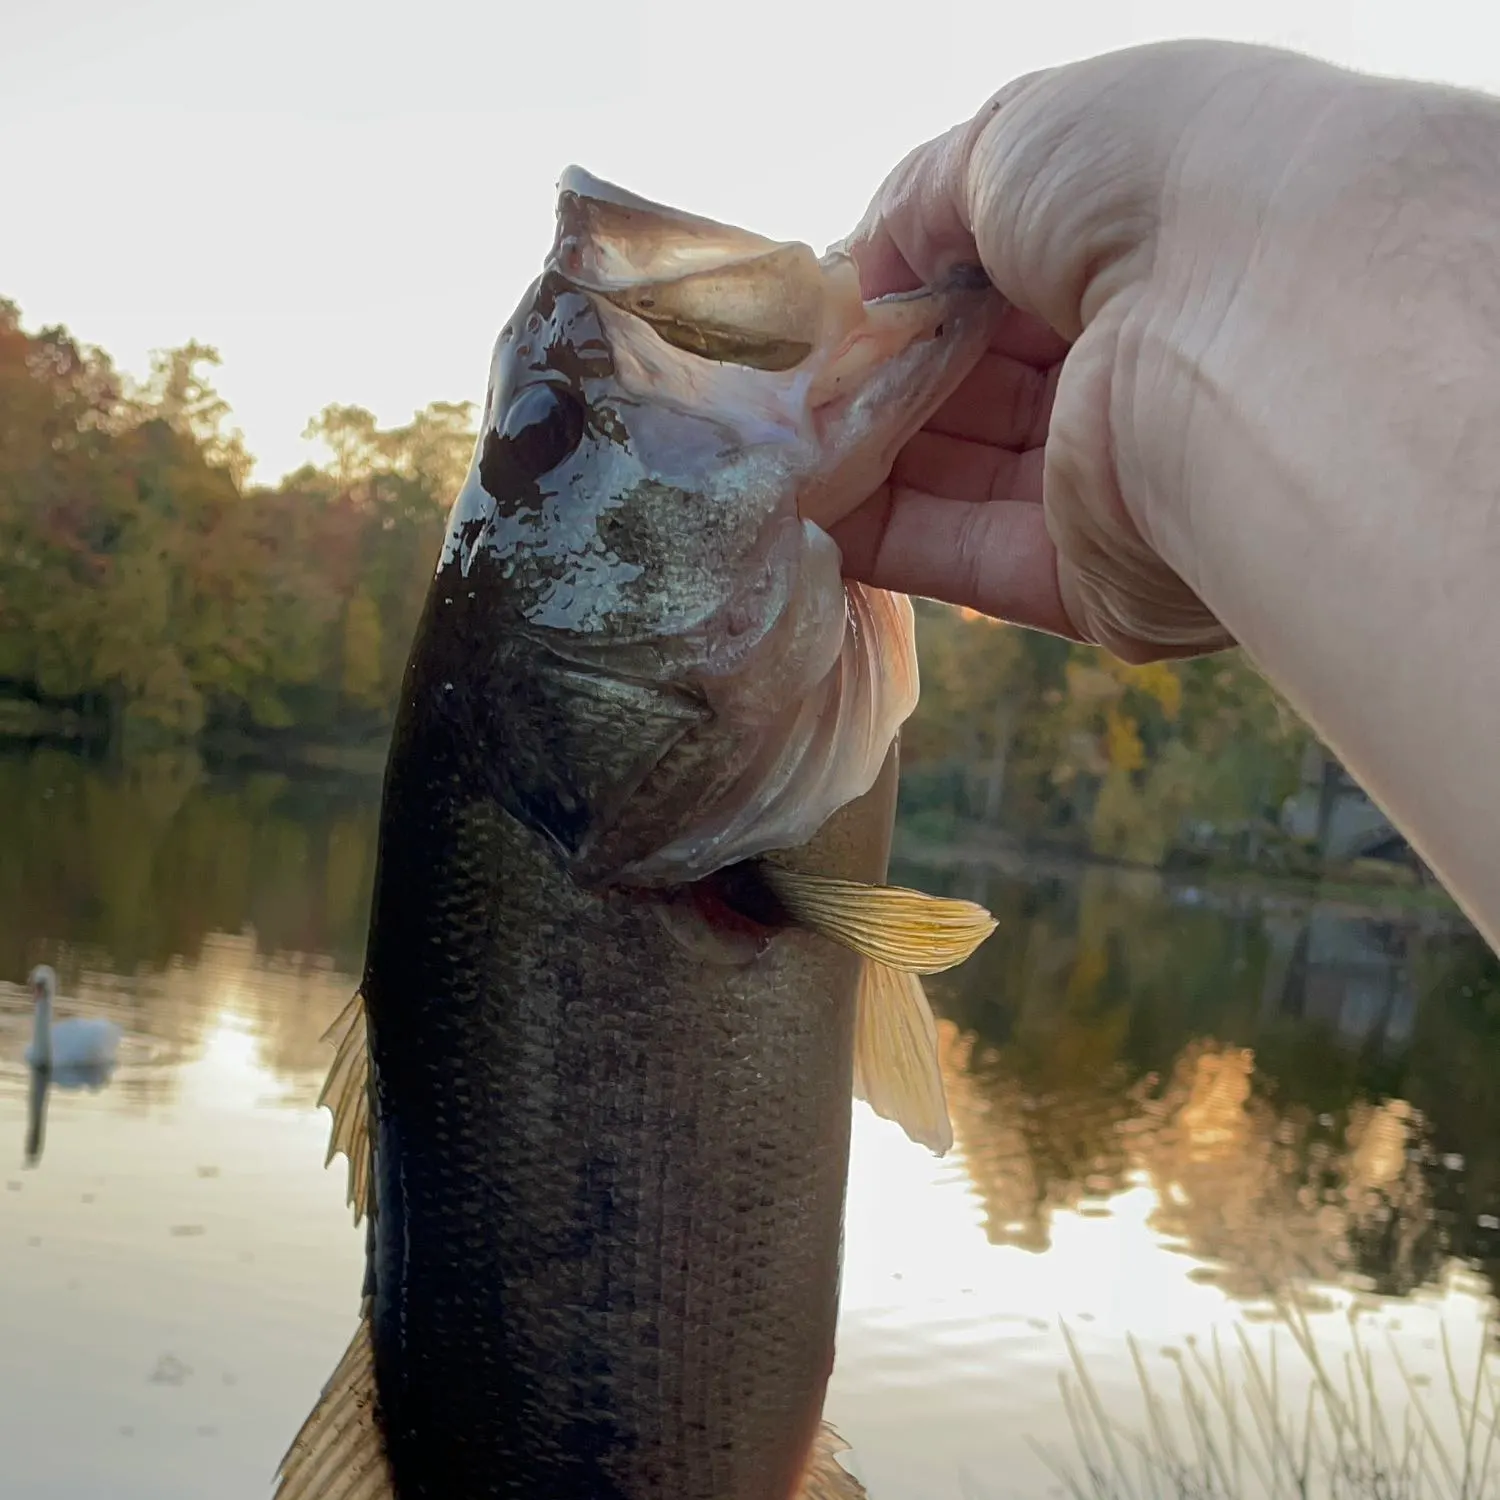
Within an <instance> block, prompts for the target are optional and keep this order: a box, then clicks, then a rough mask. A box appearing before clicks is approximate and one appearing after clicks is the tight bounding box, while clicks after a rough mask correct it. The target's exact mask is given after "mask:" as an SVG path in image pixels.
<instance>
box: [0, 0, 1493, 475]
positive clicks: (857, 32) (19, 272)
mask: <svg viewBox="0 0 1500 1500" xmlns="http://www.w3.org/2000/svg"><path fill="white" fill-rule="evenodd" d="M1181 36H1216V37H1224V38H1233V39H1237V40H1245V41H1258V42H1268V43H1273V44H1278V45H1282V46H1288V47H1294V48H1297V49H1299V50H1301V51H1304V52H1309V53H1312V54H1314V55H1316V56H1320V57H1324V58H1327V59H1329V60H1331V61H1334V62H1340V63H1344V64H1346V65H1349V66H1352V67H1359V68H1364V69H1367V70H1370V71H1373V72H1379V73H1387V74H1396V75H1405V76H1410V77H1420V78H1429V79H1436V80H1441V81H1443V82H1448V83H1457V84H1463V85H1468V86H1472V87H1478V88H1485V89H1488V90H1490V91H1492V92H1497V93H1500V6H1493V5H1486V4H1483V3H1475V0H1469V3H1463V0H1418V3H1413V0H1043V3H1041V4H1035V5H1027V4H1024V3H1012V4H1008V5H1007V4H993V3H977V0H967V3H964V0H919V3H917V4H915V5H913V6H911V7H910V8H909V9H905V8H901V7H897V6H893V5H891V4H890V3H889V0H864V3H863V4H857V5H851V4H849V3H848V0H756V3H754V4H748V5H747V4H740V5H728V4H723V3H722V0H721V3H712V0H647V3H631V0H612V3H603V4H601V3H597V0H566V3H564V0H485V3H480V0H421V3H407V4H404V5H396V4H391V3H388V0H359V3H358V4H354V3H346V0H129V3H123V4H122V3H121V0H46V3H45V4H44V3H43V0H0V58H3V63H4V84H3V86H0V163H3V164H4V165H3V175H0V184H3V191H0V296H4V297H9V298H10V299H12V300H13V301H15V302H17V303H19V304H20V307H21V312H22V317H23V320H24V322H25V325H26V326H27V327H30V328H37V327H40V326H43V325H45V324H51V323H63V324H65V325H66V326H67V327H68V328H69V330H70V331H71V332H72V333H73V334H74V335H75V337H77V338H79V339H80V340H82V341H84V342H86V343H93V344H99V345H101V346H102V347H103V348H105V349H106V350H107V351H108V352H109V353H110V354H111V355H112V356H113V357H114V359H115V361H116V363H117V364H118V365H120V366H121V367H123V368H124V369H126V370H129V371H131V372H132V373H134V374H144V373H145V370H146V368H147V364H148V359H149V353H150V351H151V350H152V349H157V348H165V347H169V346H172V345H177V344H181V343H184V342H186V341H187V340H188V339H192V338H196V339H198V340H200V341H202V342H204V343H208V344H212V345H214V346H216V347H217V348H218V350H219V351H220V354H221V355H222V358H223V365H222V367H221V369H220V370H219V372H218V374H217V377H216V379H217V383H218V385H219V388H220V390H221V392H222V393H223V395H224V396H225V398H226V399H227V400H228V401H229V402H230V404H231V405H232V407H233V408H234V413H235V417H234V420H235V422H236V424H237V425H239V426H240V427H241V428H242V429H243V431H244V433H245V436H246V440H247V442H248V444H249V447H250V449H251V451H252V453H253V454H255V455H256V457H257V459H258V468H257V471H256V476H255V477H256V478H257V479H260V480H263V481H266V482H271V481H274V480H275V479H277V478H278V477H280V475H281V474H283V473H285V472H286V471H288V470H289V469H292V468H295V467H296V466H297V465H299V464H300V463H302V462H304V461H305V460H306V459H308V458H311V457H316V456H317V450H316V449H315V448H314V447H313V446H312V445H311V444H309V443H307V442H305V441H304V440H303V439H302V438H301V433H302V430H303V428H304V427H305V425H306V423H307V421H308V419H309V418H310V417H311V416H313V415H314V414H315V413H316V412H318V411H319V410H321V409H322V407H323V406H325V405H327V404H328V403H329V402H335V401H336V402H344V403H354V404H358V405H362V406H366V407H369V408H370V409H371V410H372V411H374V412H375V413H376V415H377V416H378V417H379V418H380V420H381V422H382V423H383V424H385V425H394V424H398V423H401V422H405V421H407V420H409V418H410V417H411V414H412V413H413V411H415V410H417V409H419V408H420V407H422V406H425V405H426V404H427V402H429V401H433V400H455V401H463V400H473V401H476V402H477V401H478V400H480V399H482V397H483V395H484V386H485V377H486V374H487V370H488V363H489V352H490V346H491V343H492V342H493V339H494V336H495V334H496V333H497V332H498V330H499V329H500V327H501V326H502V325H503V324H504V322H505V319H506V317H507V316H508V314H509V313H510V311H511V310H512V308H513V307H514V306H515V304H516V303H517V301H519V299H520V297H521V294H522V293H523V292H524V291H525V289H526V287H527V285H528V284H529V283H530V281H531V279H532V278H533V277H534V276H535V275H536V274H537V272H538V271H539V270H540V268H541V260H542V257H543V256H544V255H545V253H546V251H547V249H548V247H549V245H550V243H551V238H552V223H553V208H554V202H555V186H556V182H557V178H558V175H559V174H560V173H561V171H562V170H563V168H564V167H566V166H567V165H568V164H569V163H574V162H576V163H577V164H579V165H580V166H583V167H585V168H587V169H588V170H589V171H591V172H593V173H595V174H596V175H598V176H601V177H604V178H607V179H610V180H613V181H615V182H618V183H620V184H621V185H623V186H625V187H627V188H629V189H631V190H632V191H635V192H638V193H642V194H644V195H646V196H647V197H651V198H656V199H658V200H662V201H666V202H669V203H674V204H676V205H678V206H680V207H683V208H686V209H690V210H692V211H694V212H698V213H705V214H709V215H712V216H714V217H718V218H721V219H727V220H729V221H730V222H733V223H737V224H740V225H742V226H743V227H745V228H748V229H753V230H756V231H758V232H760V233H762V234H768V235H773V236H776V237H778V238H787V239H801V240H805V241H807V242H809V243H811V244H813V245H814V246H816V247H817V248H818V249H820V250H821V249H822V248H823V247H825V246H826V245H827V244H829V243H830V242H832V241H834V240H837V239H839V238H841V237H842V236H843V235H844V234H845V233H847V232H848V230H849V229H850V228H852V227H853V225H854V223H855V222H856V221H857V220H858V218H859V216H860V214H861V213H862V212H863V209H864V206H865V204H866V202H867V201H868V199H869V197H870V195H871V193H872V192H873V191H874V189H875V187H876V186H877V185H878V184H879V182H880V179H881V178H882V177H883V176H884V175H885V173H886V171H887V170H888V169H889V168H890V167H891V166H892V165H893V164H894V163H895V162H896V161H897V160H898V159H899V158H900V157H901V156H903V155H904V154H905V153H906V151H907V150H908V149H909V148H910V147H912V146H913V145H915V144H917V143H918V142H919V141H921V140H924V139H926V138H927V137H929V136H932V135H935V134H937V133H938V132H940V131H942V130H944V129H946V128H947V127H948V126H949V125H951V124H953V123H954V122H955V121H957V120H960V119H962V118H964V117H965V116H967V115H969V114H970V113H972V112H973V110H974V109H976V108H977V107H978V106H979V105H980V104H981V103H982V102H983V101H984V99H985V98H986V97H987V96H988V95H989V94H990V93H992V92H993V91H994V90H995V89H996V88H998V87H999V86H1000V85H1001V84H1003V83H1004V82H1006V81H1007V80H1008V79H1009V78H1011V77H1013V76H1015V75H1017V74H1019V73H1025V72H1029V71H1031V70H1033V69H1036V68H1039V67H1047V66H1050V65H1053V64H1056V63H1061V62H1065V61H1069V60H1071V59H1075V58H1079V57H1085V56H1088V55H1091V54H1093V53H1097V52H1103V51H1108V50H1110V49H1112V48H1116V47H1122V46H1129V45H1132V44H1135V43H1139V42H1145V41H1152V40H1159V39H1163V38H1169V37H1181Z"/></svg>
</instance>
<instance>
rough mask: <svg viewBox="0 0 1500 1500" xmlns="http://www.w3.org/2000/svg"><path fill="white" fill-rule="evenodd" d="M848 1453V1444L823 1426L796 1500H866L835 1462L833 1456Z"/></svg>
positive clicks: (861, 1489)
mask: <svg viewBox="0 0 1500 1500" xmlns="http://www.w3.org/2000/svg"><path fill="white" fill-rule="evenodd" d="M848 1451H849V1445H848V1443H846V1442H845V1441H844V1440H843V1438H841V1437H840V1436H839V1435H838V1433H837V1432H835V1431H834V1430H833V1428H832V1427H831V1426H830V1425H829V1424H828V1423H827V1422H824V1423H823V1425H822V1426H821V1427H820V1428H819V1429H818V1435H817V1437H816V1438H815V1439H814V1441H813V1450H812V1454H811V1456H810V1457H809V1458H808V1461H807V1473H806V1474H804V1475H803V1476H802V1486H801V1488H800V1489H799V1490H798V1491H797V1497H796V1500H869V1494H868V1491H866V1489H865V1487H864V1485H862V1484H861V1483H860V1482H859V1480H857V1479H856V1478H855V1477H854V1476H853V1475H852V1474H851V1473H850V1472H849V1471H848V1470H847V1469H846V1468H844V1467H843V1466H842V1465H841V1464H840V1463H839V1461H838V1458H837V1456H836V1455H838V1454H840V1453H847V1452H848Z"/></svg>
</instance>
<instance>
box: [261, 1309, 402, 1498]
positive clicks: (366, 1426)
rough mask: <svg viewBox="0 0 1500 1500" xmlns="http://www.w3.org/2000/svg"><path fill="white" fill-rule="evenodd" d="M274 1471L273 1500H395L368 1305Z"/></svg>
mask: <svg viewBox="0 0 1500 1500" xmlns="http://www.w3.org/2000/svg"><path fill="white" fill-rule="evenodd" d="M277 1475H278V1478H279V1483H278V1484H277V1486H276V1496H275V1500H396V1487H395V1483H394V1481H393V1480H392V1478H391V1468H390V1464H389V1462H388V1461H387V1459H386V1456H385V1439H384V1437H383V1436H382V1435H381V1431H380V1424H379V1421H378V1419H377V1417H376V1411H375V1346H374V1344H373V1343H372V1342H371V1338H370V1318H369V1307H368V1304H367V1305H366V1307H365V1310H364V1311H363V1312H362V1313H361V1315H360V1320H359V1327H358V1328H356V1329H355V1330H354V1337H353V1338H352V1339H350V1341H349V1347H348V1348H347V1349H346V1350H345V1351H344V1357H343V1358H342V1359H341V1360H340V1361H339V1362H338V1365H337V1366H336V1367H335V1369H334V1372H333V1374H332V1375H331V1376H330V1377H329V1380H328V1384H327V1385H325V1386H324V1387H323V1394H322V1395H321V1396H320V1397H319V1398H318V1402H317V1405H316V1406H314V1407H313V1409H312V1411H311V1413H310V1414H309V1415H308V1418H307V1420H306V1421H305V1422H304V1423H303V1424H302V1428H301V1431H299V1432H298V1434H297V1436H296V1437H295V1438H293V1439H292V1446H291V1447H290V1448H288V1449H287V1452H286V1457H285V1458H283V1459H282V1460H281V1464H280V1466H279V1468H278V1469H277Z"/></svg>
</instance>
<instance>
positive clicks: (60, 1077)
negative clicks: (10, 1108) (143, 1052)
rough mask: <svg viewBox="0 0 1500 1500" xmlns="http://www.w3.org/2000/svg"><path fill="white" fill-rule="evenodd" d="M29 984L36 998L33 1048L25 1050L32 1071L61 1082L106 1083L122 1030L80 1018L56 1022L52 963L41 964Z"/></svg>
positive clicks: (54, 975) (111, 1022)
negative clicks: (67, 1079)
mask: <svg viewBox="0 0 1500 1500" xmlns="http://www.w3.org/2000/svg"><path fill="white" fill-rule="evenodd" d="M27 983H28V984H30V986H31V992H32V994H33V995H35V996H36V1025H35V1028H34V1029H33V1031H32V1034H31V1046H30V1047H28V1048H27V1049H26V1061H27V1062H28V1063H30V1064H31V1066H32V1067H33V1068H37V1069H39V1070H42V1071H46V1072H48V1073H50V1074H52V1075H53V1076H54V1077H55V1078H56V1079H57V1081H58V1082H59V1083H62V1082H63V1081H64V1076H65V1075H73V1076H77V1077H78V1078H79V1081H80V1082H89V1083H95V1084H96V1085H97V1083H100V1082H103V1081H104V1079H105V1078H107V1077H108V1075H109V1073H110V1071H111V1070H112V1069H113V1068H114V1065H115V1050H116V1049H117V1048H118V1047H119V1045H120V1028H119V1027H118V1026H117V1025H116V1024H115V1023H114V1022H113V1021H102V1020H85V1019H83V1018H81V1017H74V1018H71V1019H69V1020H66V1021H54V1020H53V1019H52V1002H53V1000H54V999H55V998H56V996H57V975H56V974H55V973H53V971H52V967H51V965H50V964H38V965H37V966H36V968H34V969H33V970H32V971H31V977H30V979H28V980H27ZM101 1075H102V1077H101Z"/></svg>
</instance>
